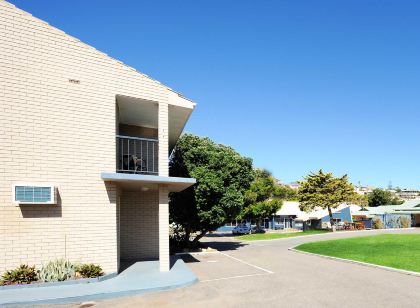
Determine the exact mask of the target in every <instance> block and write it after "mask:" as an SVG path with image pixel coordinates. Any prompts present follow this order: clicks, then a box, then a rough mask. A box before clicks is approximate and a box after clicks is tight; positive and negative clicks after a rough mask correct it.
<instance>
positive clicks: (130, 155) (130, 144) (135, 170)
mask: <svg viewBox="0 0 420 308" xmlns="http://www.w3.org/2000/svg"><path fill="white" fill-rule="evenodd" d="M158 147H159V143H158V141H157V140H156V139H151V138H140V137H130V136H122V135H117V172H119V173H132V174H148V175H158V173H159V170H158V165H159V164H158V152H159V148H158Z"/></svg>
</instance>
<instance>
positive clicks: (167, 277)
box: [0, 260, 197, 306]
mask: <svg viewBox="0 0 420 308" xmlns="http://www.w3.org/2000/svg"><path fill="white" fill-rule="evenodd" d="M196 280H197V278H196V276H195V275H194V274H193V273H192V272H191V270H190V269H189V268H188V267H187V266H186V265H185V263H184V262H182V260H178V261H176V263H175V264H174V265H173V266H172V268H171V270H170V271H169V272H165V273H162V272H160V271H159V262H158V261H148V262H137V263H135V264H133V265H132V266H130V267H129V268H127V269H126V270H125V271H123V272H122V273H121V274H119V275H118V276H116V277H114V278H109V279H107V280H104V281H100V282H93V283H89V284H81V283H80V284H72V285H57V286H44V287H42V286H40V287H37V286H30V287H29V288H6V289H0V306H3V305H4V306H10V305H14V306H17V305H32V304H40V303H48V304H51V303H66V302H71V303H74V302H76V303H77V302H84V301H89V300H98V299H104V298H115V297H119V296H128V295H134V294H142V293H145V292H150V291H162V290H168V289H172V288H177V287H182V286H187V285H191V284H193V283H194V282H196Z"/></svg>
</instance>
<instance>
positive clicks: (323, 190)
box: [298, 170, 356, 227]
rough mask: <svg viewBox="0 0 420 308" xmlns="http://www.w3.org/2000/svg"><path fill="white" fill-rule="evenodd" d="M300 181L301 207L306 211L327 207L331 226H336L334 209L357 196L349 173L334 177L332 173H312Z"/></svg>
mask: <svg viewBox="0 0 420 308" xmlns="http://www.w3.org/2000/svg"><path fill="white" fill-rule="evenodd" d="M299 183H300V188H299V192H298V196H299V202H300V208H301V210H303V211H305V212H309V211H312V210H314V209H315V208H321V209H327V210H328V215H329V217H330V223H331V227H333V226H334V219H333V215H332V209H335V208H337V207H338V206H339V205H340V204H342V203H344V202H351V201H352V200H354V198H355V195H356V193H355V191H354V187H353V185H352V184H350V183H349V181H348V177H347V175H344V176H342V177H334V175H333V174H332V173H324V172H323V171H322V170H319V171H318V172H317V173H310V174H309V175H308V176H306V177H305V180H304V181H302V182H299Z"/></svg>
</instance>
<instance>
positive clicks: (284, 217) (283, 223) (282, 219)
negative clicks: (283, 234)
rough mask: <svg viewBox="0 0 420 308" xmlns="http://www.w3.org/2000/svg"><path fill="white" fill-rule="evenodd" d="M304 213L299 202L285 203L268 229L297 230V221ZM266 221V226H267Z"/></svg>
mask: <svg viewBox="0 0 420 308" xmlns="http://www.w3.org/2000/svg"><path fill="white" fill-rule="evenodd" d="M302 213H303V212H302V211H301V210H300V208H299V202H297V201H284V202H283V205H282V207H281V209H280V210H278V211H277V213H276V214H274V215H273V217H272V218H271V221H270V222H269V225H266V227H268V228H271V229H290V228H296V226H295V219H296V217H298V216H300V215H302ZM267 221H268V220H266V224H267Z"/></svg>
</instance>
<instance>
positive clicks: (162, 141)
mask: <svg viewBox="0 0 420 308" xmlns="http://www.w3.org/2000/svg"><path fill="white" fill-rule="evenodd" d="M168 113H169V112H168V103H159V119H158V126H159V127H158V135H159V136H158V137H159V175H160V176H169V160H168V157H169V129H168Z"/></svg>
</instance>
